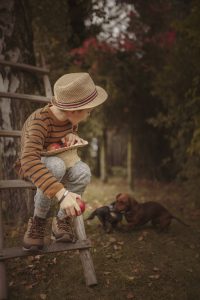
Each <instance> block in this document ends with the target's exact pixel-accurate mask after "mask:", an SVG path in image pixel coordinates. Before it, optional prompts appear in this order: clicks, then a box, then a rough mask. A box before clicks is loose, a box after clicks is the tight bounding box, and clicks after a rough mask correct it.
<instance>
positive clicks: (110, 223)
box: [86, 202, 123, 233]
mask: <svg viewBox="0 0 200 300" xmlns="http://www.w3.org/2000/svg"><path fill="white" fill-rule="evenodd" d="M114 206H115V202H112V203H111V204H110V205H106V206H102V207H99V208H97V209H95V210H94V211H93V212H92V213H91V214H90V215H89V217H88V218H87V219H86V221H87V220H93V219H94V217H96V216H97V217H98V219H99V221H100V222H101V224H102V225H103V229H104V230H105V232H107V233H110V232H111V231H112V229H114V228H116V226H117V224H118V223H119V222H121V220H122V216H123V214H122V213H120V212H116V211H115V209H114Z"/></svg>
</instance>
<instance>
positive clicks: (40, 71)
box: [0, 59, 49, 74]
mask: <svg viewBox="0 0 200 300" xmlns="http://www.w3.org/2000/svg"><path fill="white" fill-rule="evenodd" d="M0 65H4V66H10V67H13V69H20V70H24V71H27V72H33V73H38V74H48V73H49V69H47V68H40V67H36V66H32V65H27V64H20V63H15V62H11V61H8V60H2V59H0Z"/></svg>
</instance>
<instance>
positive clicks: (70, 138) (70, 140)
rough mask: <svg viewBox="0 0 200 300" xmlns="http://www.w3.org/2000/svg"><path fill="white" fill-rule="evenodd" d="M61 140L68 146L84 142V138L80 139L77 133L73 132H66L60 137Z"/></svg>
mask: <svg viewBox="0 0 200 300" xmlns="http://www.w3.org/2000/svg"><path fill="white" fill-rule="evenodd" d="M61 141H62V142H63V144H65V145H66V146H68V147H69V146H72V145H75V144H77V143H78V144H84V143H85V142H86V141H85V140H84V139H81V138H80V137H79V136H78V135H76V134H74V133H68V134H67V135H66V136H65V137H64V138H62V139H61Z"/></svg>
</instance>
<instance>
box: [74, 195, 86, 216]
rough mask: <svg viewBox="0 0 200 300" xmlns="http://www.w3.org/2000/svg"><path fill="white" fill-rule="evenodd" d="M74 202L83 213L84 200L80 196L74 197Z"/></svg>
mask: <svg viewBox="0 0 200 300" xmlns="http://www.w3.org/2000/svg"><path fill="white" fill-rule="evenodd" d="M76 202H77V203H78V205H79V207H80V210H81V212H82V213H83V212H84V211H85V202H84V201H83V200H82V199H80V198H76Z"/></svg>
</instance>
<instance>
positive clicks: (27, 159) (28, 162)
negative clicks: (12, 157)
mask: <svg viewBox="0 0 200 300" xmlns="http://www.w3.org/2000/svg"><path fill="white" fill-rule="evenodd" d="M51 106H52V104H47V105H46V106H45V107H43V108H39V109H37V110H36V111H35V112H33V113H32V114H31V115H30V116H29V118H28V119H27V120H26V122H25V123H24V125H23V128H22V136H21V154H20V167H19V171H18V174H19V176H20V177H21V178H24V179H26V178H27V179H29V180H31V182H32V183H33V184H34V185H35V186H36V187H37V188H39V189H41V190H42V191H43V193H44V194H45V195H46V196H47V197H48V198H49V199H51V198H53V197H54V196H55V194H56V193H57V192H58V191H59V190H60V189H62V188H63V187H64V186H63V185H62V183H60V182H59V181H58V180H57V179H56V178H55V177H54V176H53V174H52V173H51V172H50V171H49V170H48V169H47V167H46V166H45V165H44V164H43V163H42V162H41V152H42V151H43V150H44V149H45V148H47V147H48V145H49V144H51V143H56V142H59V141H60V140H61V138H63V137H64V136H65V135H66V134H68V133H70V132H73V131H75V130H76V129H77V126H72V124H71V122H70V121H68V120H67V121H60V120H58V119H57V118H56V116H55V115H54V114H53V112H52V111H51V109H50V107H51Z"/></svg>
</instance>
